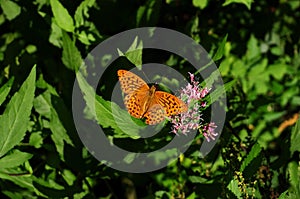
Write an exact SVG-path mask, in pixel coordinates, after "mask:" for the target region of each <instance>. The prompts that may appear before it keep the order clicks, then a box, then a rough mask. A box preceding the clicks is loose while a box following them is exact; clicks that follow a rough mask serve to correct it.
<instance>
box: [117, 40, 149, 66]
mask: <svg viewBox="0 0 300 199" xmlns="http://www.w3.org/2000/svg"><path fill="white" fill-rule="evenodd" d="M117 50H118V53H119V55H120V56H125V57H126V58H127V59H128V60H129V61H130V62H131V63H133V64H134V65H136V66H137V68H139V69H140V67H141V66H142V51H143V41H140V42H139V44H138V37H135V39H134V41H133V42H132V44H131V46H130V47H129V48H128V50H127V51H126V53H125V54H124V53H123V52H121V51H120V50H119V49H117Z"/></svg>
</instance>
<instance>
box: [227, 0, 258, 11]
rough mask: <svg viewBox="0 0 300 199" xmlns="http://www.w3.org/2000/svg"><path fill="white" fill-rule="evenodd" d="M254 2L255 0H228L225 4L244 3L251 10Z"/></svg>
mask: <svg viewBox="0 0 300 199" xmlns="http://www.w3.org/2000/svg"><path fill="white" fill-rule="evenodd" d="M252 2H253V0H226V1H225V2H224V3H223V6H227V5H229V4H232V3H242V4H244V5H245V6H247V8H248V9H249V10H250V9H251V4H252Z"/></svg>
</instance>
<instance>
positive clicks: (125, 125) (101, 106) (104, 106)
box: [76, 72, 145, 139]
mask: <svg viewBox="0 0 300 199" xmlns="http://www.w3.org/2000/svg"><path fill="white" fill-rule="evenodd" d="M76 77H77V81H78V84H79V87H80V89H81V91H82V92H83V94H84V99H85V101H86V104H87V107H88V109H89V110H90V112H91V114H92V117H93V118H95V119H96V120H97V121H98V123H99V124H100V125H102V126H103V127H104V128H108V127H111V128H113V129H114V130H115V133H116V134H115V135H114V137H123V138H124V137H131V138H134V139H136V138H139V137H140V136H139V132H140V131H141V130H143V128H144V127H145V125H144V124H143V122H141V121H140V120H137V119H136V121H137V122H136V124H135V125H133V122H129V121H131V117H130V115H129V114H128V112H127V111H125V110H123V109H121V108H120V107H119V106H118V105H117V104H115V103H114V102H110V101H105V100H104V99H103V98H102V97H100V96H97V95H95V91H94V90H93V88H92V87H91V86H90V85H89V84H88V83H87V82H86V80H85V79H84V77H83V76H82V74H81V73H79V72H78V73H77V74H76ZM138 123H139V124H140V126H139V125H137V124H138Z"/></svg>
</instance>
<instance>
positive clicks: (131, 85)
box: [118, 70, 149, 94]
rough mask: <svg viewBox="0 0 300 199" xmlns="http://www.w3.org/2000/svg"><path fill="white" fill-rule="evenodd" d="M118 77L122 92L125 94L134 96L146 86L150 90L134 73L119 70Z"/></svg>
mask: <svg viewBox="0 0 300 199" xmlns="http://www.w3.org/2000/svg"><path fill="white" fill-rule="evenodd" d="M118 76H119V81H120V84H121V88H122V91H123V92H124V93H125V94H132V93H133V92H136V91H138V89H139V88H141V87H142V86H145V87H147V89H149V86H148V85H147V83H146V82H145V81H144V80H142V78H140V77H139V76H137V75H135V74H134V73H132V72H129V71H127V70H118Z"/></svg>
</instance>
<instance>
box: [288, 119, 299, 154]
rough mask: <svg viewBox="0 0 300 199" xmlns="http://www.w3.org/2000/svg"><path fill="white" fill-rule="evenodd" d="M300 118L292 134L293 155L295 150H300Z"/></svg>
mask: <svg viewBox="0 0 300 199" xmlns="http://www.w3.org/2000/svg"><path fill="white" fill-rule="evenodd" d="M299 143H300V118H298V121H297V123H296V125H295V126H294V128H293V130H292V134H291V147H290V151H291V156H292V155H293V154H294V152H296V151H298V152H300V145H299Z"/></svg>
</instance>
